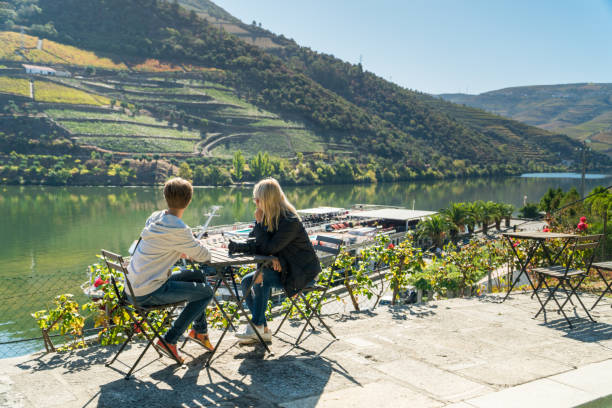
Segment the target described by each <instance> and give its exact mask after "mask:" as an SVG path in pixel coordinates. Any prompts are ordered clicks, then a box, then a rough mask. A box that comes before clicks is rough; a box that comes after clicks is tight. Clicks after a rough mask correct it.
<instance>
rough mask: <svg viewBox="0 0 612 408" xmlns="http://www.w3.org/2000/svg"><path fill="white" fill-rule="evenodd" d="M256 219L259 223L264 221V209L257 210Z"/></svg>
mask: <svg viewBox="0 0 612 408" xmlns="http://www.w3.org/2000/svg"><path fill="white" fill-rule="evenodd" d="M255 221H257V223H258V224H261V222H262V221H263V211H262V210H261V208H258V209H256V210H255Z"/></svg>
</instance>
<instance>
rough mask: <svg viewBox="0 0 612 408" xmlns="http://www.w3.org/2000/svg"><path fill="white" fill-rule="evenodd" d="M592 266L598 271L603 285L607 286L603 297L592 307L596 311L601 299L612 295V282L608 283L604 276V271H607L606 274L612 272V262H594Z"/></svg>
mask: <svg viewBox="0 0 612 408" xmlns="http://www.w3.org/2000/svg"><path fill="white" fill-rule="evenodd" d="M592 266H593V269H595V270H596V271H597V273H598V274H599V277H600V278H601V280H602V281H603V283H604V285H605V288H604V290H603V292H601V295H600V296H599V298H597V300H596V301H595V303H593V306H591V310H593V309H595V306H597V304H598V303H599V301H600V300H601V299H603V297H604V296H605V295H606V293H612V280H611V281H610V282H608V281H607V280H606V277H605V276H604V274H603V272H604V271H606V272H610V271H612V262H610V261H608V262H594V263H593V265H592ZM611 306H612V305H611Z"/></svg>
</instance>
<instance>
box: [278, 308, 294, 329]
mask: <svg viewBox="0 0 612 408" xmlns="http://www.w3.org/2000/svg"><path fill="white" fill-rule="evenodd" d="M292 310H293V305H292V306H291V307H290V308H289V310H288V311H287V313H285V315H284V316H283V320H281V322H280V324H279V325H278V327H277V328H276V330H275V331H274V335H275V336H276V335H277V334H278V332H279V331H280V329H281V327H282V326H283V323H285V320H287V317H289V314H290V313H291V311H292Z"/></svg>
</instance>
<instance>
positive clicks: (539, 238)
mask: <svg viewBox="0 0 612 408" xmlns="http://www.w3.org/2000/svg"><path fill="white" fill-rule="evenodd" d="M502 236H504V237H506V239H507V240H508V244H509V245H510V248H511V249H512V252H514V256H515V257H516V259H517V260H518V261H519V265H520V267H521V270H520V272H519V274H518V276H517V277H516V279H514V281H513V282H512V284H511V285H510V288H509V289H508V292H507V293H506V296H505V297H504V299H503V300H502V302H504V301H505V300H506V299H507V298H508V296H510V292H512V289H513V288H514V286H515V285H516V284H517V283H518V281H519V280H520V279H521V275H523V274H525V276H526V277H527V281H528V282H529V284H530V285H531V288H532V289H533V294H534V295H535V296H536V297H537V299H538V302H540V305H542V300H541V299H540V296H539V295H538V289H539V287H540V285H538V287H537V288H536V286H535V285H534V284H533V281H532V280H531V278H530V277H529V274H528V273H527V267H528V266H529V264H530V263H531V260H532V258H533V256H534V255H535V253H536V251H537V250H538V248H539V247H542V249H543V250H544V255H545V256H546V259H548V262H549V264H550V265H554V264H555V262H556V261H557V259H559V257H560V256H561V254H563V251H565V249H566V248H567V245H568V244H569V243H570V241H571V240H572V238H575V237H576V235H575V234H564V233H558V232H540V231H523V232H506V233H503V234H502ZM513 238H515V239H521V240H526V241H532V244H531V245H529V247H528V250H527V255H526V257H525V259H524V260H523V259H521V257H520V256H519V254H518V252H517V251H516V249H515V247H514V245H513V242H512V239H513ZM547 239H556V240H562V241H564V243H563V247H562V248H561V249H560V250H559V251H558V252H557V253H556V254H552V253H551V250H550V248H548V247H547V246H546V244H545V241H546V240H547Z"/></svg>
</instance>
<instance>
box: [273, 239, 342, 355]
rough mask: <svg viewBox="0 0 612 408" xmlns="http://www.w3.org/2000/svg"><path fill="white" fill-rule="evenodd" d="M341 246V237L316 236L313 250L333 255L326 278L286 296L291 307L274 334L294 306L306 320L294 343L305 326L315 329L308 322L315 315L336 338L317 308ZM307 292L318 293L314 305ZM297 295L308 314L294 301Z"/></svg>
mask: <svg viewBox="0 0 612 408" xmlns="http://www.w3.org/2000/svg"><path fill="white" fill-rule="evenodd" d="M322 243H325V244H322ZM341 247H342V240H341V239H336V238H331V237H326V236H322V235H319V236H317V238H316V245H314V249H315V251H317V252H324V253H327V254H331V255H332V256H333V260H332V263H331V265H330V267H329V268H330V270H329V276H328V277H327V279H325V281H323V282H320V281H319V282H318V283H319V284H315V285H314V286H307V287H305V288H304V289H302V290H301V291H300V292H299V293H298V294H297V295H295V296H294V297H291V296H287V298H288V299H289V300H290V301H291V307H290V308H289V310H288V311H287V313H285V316H284V317H283V320H282V321H281V322H280V324H279V325H278V327H277V328H276V331H275V332H274V335H275V336H276V334H277V333H278V332H279V331H280V329H281V327H282V326H283V323H285V320H287V318H288V317H289V315H290V314H291V312H292V311H293V308H294V307H295V308H296V309H297V310H298V312H299V314H300V315H301V316H302V318H303V319H305V320H306V323H305V324H304V327H303V328H302V331H301V332H300V335H299V336H298V337H297V340H296V341H295V345H298V344H299V343H300V339H301V338H302V335H303V334H304V331H306V327H308V326H310V327H311V328H312V330H313V331H315V330H316V329H315V327H314V326H313V325H312V323H311V322H310V320H311V319H312V318H313V316H316V318H317V319H319V321H320V322H321V324H322V325H323V327H325V329H326V330H327V331H328V332H329V334H331V336H332V337H333V338H334V339H336V336H335V335H334V333H333V332H332V331H331V329H330V328H329V326H327V324H325V322H324V321H323V318H322V317H321V314H320V313H319V312H318V309H319V306H320V305H321V302H322V301H323V299H324V298H325V294H326V293H327V291H328V290H329V288H330V287H331V286H332V283H333V277H334V264H335V262H336V258H337V257H338V254H340V249H341ZM309 293H315V294H318V298H316V299H317V300H316V304H315V305H314V306H313V305H312V303H310V302H309V301H308V298H307V297H306V295H307V294H309ZM285 294H286V293H285ZM298 296H300V297H301V298H302V300H303V302H304V305H305V306H306V309H307V311H309V312H310V314H309V315H308V316H306V314H305V313H304V311H303V310H302V308H300V306H299V305H298V304H297V303H296V298H297V297H298Z"/></svg>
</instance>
